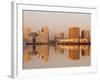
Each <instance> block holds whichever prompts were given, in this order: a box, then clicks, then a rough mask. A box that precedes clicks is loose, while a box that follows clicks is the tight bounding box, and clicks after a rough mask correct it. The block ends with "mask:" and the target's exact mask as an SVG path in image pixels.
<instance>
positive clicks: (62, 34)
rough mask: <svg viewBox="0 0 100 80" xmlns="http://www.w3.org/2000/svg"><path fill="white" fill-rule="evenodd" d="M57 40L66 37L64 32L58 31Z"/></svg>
mask: <svg viewBox="0 0 100 80" xmlns="http://www.w3.org/2000/svg"><path fill="white" fill-rule="evenodd" d="M54 38H55V40H57V39H64V33H56V34H55V36H54Z"/></svg>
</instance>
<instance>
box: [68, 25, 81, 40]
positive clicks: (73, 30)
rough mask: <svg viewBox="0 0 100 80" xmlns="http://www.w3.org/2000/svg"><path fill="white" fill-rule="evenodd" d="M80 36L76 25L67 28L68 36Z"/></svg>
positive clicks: (72, 37) (74, 37) (76, 37)
mask: <svg viewBox="0 0 100 80" xmlns="http://www.w3.org/2000/svg"><path fill="white" fill-rule="evenodd" d="M79 37H80V29H79V28H78V27H71V28H69V38H70V39H78V38H79Z"/></svg>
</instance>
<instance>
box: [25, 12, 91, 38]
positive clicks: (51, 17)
mask: <svg viewBox="0 0 100 80" xmlns="http://www.w3.org/2000/svg"><path fill="white" fill-rule="evenodd" d="M23 14H24V15H23V19H24V26H26V27H31V28H32V30H33V32H38V31H39V30H40V29H41V28H42V27H45V26H47V27H48V28H49V39H53V38H54V36H53V35H54V34H55V33H57V32H63V33H64V36H65V38H66V37H68V28H69V27H73V26H77V27H79V28H80V30H82V29H86V30H90V29H91V28H90V26H91V25H90V24H91V22H90V21H91V20H90V18H91V17H90V14H80V13H63V12H43V11H42V12H41V11H24V13H23Z"/></svg>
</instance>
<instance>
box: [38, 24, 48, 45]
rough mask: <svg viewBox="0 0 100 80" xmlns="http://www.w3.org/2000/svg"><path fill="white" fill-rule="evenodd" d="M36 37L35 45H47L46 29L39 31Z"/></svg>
mask: <svg viewBox="0 0 100 80" xmlns="http://www.w3.org/2000/svg"><path fill="white" fill-rule="evenodd" d="M37 34H38V36H37V37H36V43H48V42H49V30H48V27H47V26H46V27H44V28H42V29H41V31H39V32H38V33H37Z"/></svg>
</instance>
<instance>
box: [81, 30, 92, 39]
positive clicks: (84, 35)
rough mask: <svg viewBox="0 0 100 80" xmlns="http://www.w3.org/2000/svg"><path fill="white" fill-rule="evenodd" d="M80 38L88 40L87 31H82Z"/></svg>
mask: <svg viewBox="0 0 100 80" xmlns="http://www.w3.org/2000/svg"><path fill="white" fill-rule="evenodd" d="M81 37H82V38H90V32H89V31H88V30H82V32H81Z"/></svg>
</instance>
